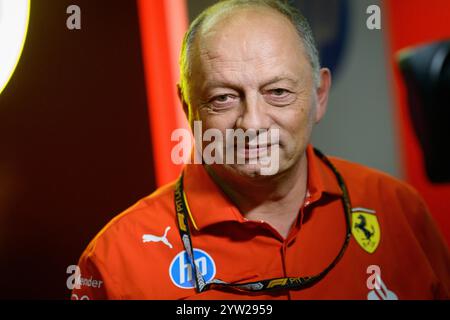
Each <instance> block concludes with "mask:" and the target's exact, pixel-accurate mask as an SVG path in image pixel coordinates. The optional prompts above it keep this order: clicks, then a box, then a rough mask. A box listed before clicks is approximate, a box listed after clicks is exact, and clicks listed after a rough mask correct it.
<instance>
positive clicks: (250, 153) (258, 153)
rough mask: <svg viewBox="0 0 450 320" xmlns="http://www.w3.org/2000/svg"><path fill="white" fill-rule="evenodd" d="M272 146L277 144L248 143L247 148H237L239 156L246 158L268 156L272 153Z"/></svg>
mask: <svg viewBox="0 0 450 320" xmlns="http://www.w3.org/2000/svg"><path fill="white" fill-rule="evenodd" d="M272 147H275V145H272V144H266V145H257V146H250V145H246V146H245V148H241V149H238V150H237V155H238V157H242V158H245V159H253V158H261V157H267V156H269V155H270V154H269V153H270V151H271V149H272Z"/></svg>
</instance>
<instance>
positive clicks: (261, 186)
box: [206, 154, 308, 238]
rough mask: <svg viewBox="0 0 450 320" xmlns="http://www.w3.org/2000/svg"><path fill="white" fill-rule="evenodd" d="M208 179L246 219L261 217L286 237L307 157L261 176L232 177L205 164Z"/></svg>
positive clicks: (303, 187) (303, 183) (300, 199)
mask: <svg viewBox="0 0 450 320" xmlns="http://www.w3.org/2000/svg"><path fill="white" fill-rule="evenodd" d="M206 169H207V171H208V173H209V174H210V176H211V177H212V179H213V180H214V181H215V182H216V183H217V184H218V185H219V187H220V188H221V189H222V190H223V192H224V193H225V194H226V195H227V196H228V197H229V198H230V199H231V200H232V201H233V203H234V204H235V205H236V206H237V207H238V209H239V210H240V212H241V214H242V215H243V216H244V217H245V218H247V219H249V220H258V221H260V220H263V221H265V222H267V223H269V224H270V225H271V226H272V227H274V228H275V229H276V230H277V231H278V232H279V233H280V235H281V236H283V237H284V238H286V237H287V235H288V233H289V230H290V228H291V226H292V223H293V222H294V221H295V219H296V218H297V215H298V212H299V209H300V207H301V206H302V204H303V201H304V199H305V194H306V184H307V171H308V170H307V157H306V154H303V156H302V157H301V158H300V160H299V161H298V162H297V164H296V165H294V166H293V167H291V168H290V169H288V170H286V171H285V172H282V173H280V174H279V175H275V176H271V177H267V178H266V177H265V178H264V179H251V178H248V179H243V178H241V177H238V178H235V177H233V176H232V175H229V174H228V175H227V174H222V175H221V174H218V172H217V171H215V170H214V169H213V168H211V167H206Z"/></svg>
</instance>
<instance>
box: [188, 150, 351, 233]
mask: <svg viewBox="0 0 450 320" xmlns="http://www.w3.org/2000/svg"><path fill="white" fill-rule="evenodd" d="M306 156H307V159H308V182H307V184H308V192H309V202H310V203H312V202H315V201H317V200H319V199H320V198H321V197H322V196H323V195H324V194H329V195H334V196H341V195H342V190H341V189H340V187H339V184H338V182H337V180H336V177H335V175H334V173H333V171H332V170H331V169H330V168H329V167H328V166H327V165H326V164H325V163H324V162H323V161H322V160H321V159H320V158H319V157H318V156H317V155H316V154H315V153H314V149H313V147H312V145H308V146H307V148H306ZM184 191H185V194H186V200H187V203H188V206H189V209H190V214H191V217H190V218H191V222H192V224H193V226H194V228H195V229H196V230H201V229H203V228H205V227H207V226H210V225H213V224H216V223H221V222H226V221H235V222H244V221H246V219H245V218H244V217H243V216H242V215H241V213H240V212H239V210H238V209H237V208H236V206H235V205H234V204H233V203H232V202H231V200H230V199H229V198H228V197H227V196H226V195H225V194H224V193H223V191H222V190H221V189H220V188H219V186H218V185H217V184H216V183H215V182H214V181H213V180H212V178H211V177H210V176H209V174H208V173H207V171H206V170H205V168H204V167H203V165H201V164H188V165H186V167H185V168H184ZM299 209H300V208H299Z"/></svg>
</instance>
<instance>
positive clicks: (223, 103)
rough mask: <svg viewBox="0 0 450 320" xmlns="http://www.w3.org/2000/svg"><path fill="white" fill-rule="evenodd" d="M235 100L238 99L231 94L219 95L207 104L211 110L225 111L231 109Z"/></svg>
mask: <svg viewBox="0 0 450 320" xmlns="http://www.w3.org/2000/svg"><path fill="white" fill-rule="evenodd" d="M237 99H238V97H237V96H235V95H233V94H221V95H217V96H215V97H213V98H212V99H211V100H210V102H209V103H210V106H211V107H212V108H213V109H216V110H219V109H227V108H229V107H232V106H233V105H234V104H235V102H236V101H237Z"/></svg>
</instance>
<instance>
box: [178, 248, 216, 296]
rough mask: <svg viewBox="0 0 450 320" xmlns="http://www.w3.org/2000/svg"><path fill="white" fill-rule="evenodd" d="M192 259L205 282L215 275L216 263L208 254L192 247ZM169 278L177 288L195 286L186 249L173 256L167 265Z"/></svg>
mask: <svg viewBox="0 0 450 320" xmlns="http://www.w3.org/2000/svg"><path fill="white" fill-rule="evenodd" d="M194 261H195V265H196V266H197V268H198V270H199V271H200V272H201V274H202V276H203V278H204V279H205V281H206V282H208V281H210V280H212V279H213V278H214V276H215V275H216V265H215V263H214V260H213V259H212V258H211V256H210V255H209V254H207V253H206V252H205V251H203V250H200V249H194ZM169 274H170V279H171V280H172V282H173V283H174V284H175V285H176V286H177V287H179V288H182V289H192V288H194V287H195V280H194V279H195V278H194V274H193V270H192V266H191V264H190V263H189V257H188V255H187V253H186V251H182V252H180V253H179V254H177V255H176V256H175V258H174V259H173V260H172V263H171V264H170V267H169Z"/></svg>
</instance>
